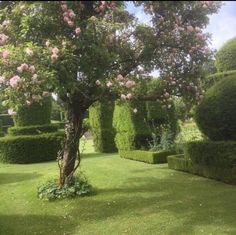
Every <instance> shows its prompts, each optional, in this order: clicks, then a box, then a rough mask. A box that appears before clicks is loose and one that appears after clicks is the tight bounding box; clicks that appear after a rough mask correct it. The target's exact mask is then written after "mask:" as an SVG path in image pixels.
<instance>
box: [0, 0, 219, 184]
mask: <svg viewBox="0 0 236 235" xmlns="http://www.w3.org/2000/svg"><path fill="white" fill-rule="evenodd" d="M134 3H135V4H136V5H142V6H143V7H144V9H145V12H146V13H147V14H150V16H151V18H152V25H151V26H149V25H140V24H138V22H137V21H136V20H135V17H134V16H132V15H131V14H130V13H128V12H127V11H126V10H125V8H124V4H125V2H122V1H68V2H67V1H61V2H58V1H53V2H40V1H37V2H35V1H30V2H21V1H20V2H10V1H9V2H1V3H0V18H1V19H0V22H1V29H0V30H1V32H0V44H1V58H0V65H1V66H0V76H1V79H0V82H1V87H2V88H3V90H4V92H3V98H5V101H4V104H5V105H7V106H8V107H9V113H10V114H12V115H15V114H16V113H17V111H18V110H19V108H20V107H21V106H25V105H29V106H31V105H32V104H33V103H35V102H36V103H37V102H38V103H40V102H42V97H47V96H49V95H50V93H51V92H54V93H56V94H57V95H58V101H59V102H60V105H61V106H62V107H64V110H65V111H66V121H67V124H66V126H65V141H64V148H63V150H62V151H61V152H60V153H61V154H60V155H59V156H58V162H59V166H60V180H59V185H60V186H61V187H62V186H63V185H64V184H66V183H68V182H72V181H73V175H74V173H75V171H76V169H77V168H78V167H79V165H80V162H81V161H80V160H81V158H80V153H79V151H78V146H79V139H80V137H81V136H82V133H83V118H84V116H85V114H86V111H87V109H88V108H89V107H90V105H92V104H93V103H94V102H95V101H97V100H102V99H121V100H123V101H124V100H130V99H139V100H140V99H143V100H154V101H155V100H157V99H159V100H161V102H162V104H163V105H165V106H166V107H168V106H169V105H170V104H171V102H172V100H171V97H172V95H178V96H184V97H186V98H187V99H188V100H189V102H199V101H201V99H202V98H203V93H202V91H201V89H200V88H199V84H200V80H201V66H202V63H203V62H205V61H208V59H209V58H210V57H211V56H212V53H211V51H210V49H209V48H208V45H207V40H208V38H209V35H208V34H205V33H203V29H204V27H205V26H206V25H207V23H208V21H209V18H208V15H210V14H213V13H216V12H217V11H218V9H219V8H220V6H221V2H217V1H208V2H206V1H180V2H176V3H175V4H174V5H173V3H172V2H168V1H155V2H154V1H153V2H150V1H148V2H144V1H135V2H134ZM52 29H53V30H52ZM140 68H142V69H140ZM153 69H159V71H160V78H161V79H162V80H163V90H162V91H161V92H156V91H155V89H153V90H152V91H150V90H149V89H146V88H147V80H148V78H147V79H142V77H143V75H147V74H148V73H149V72H150V71H152V70H153ZM131 75H132V76H131ZM147 91H148V92H147ZM135 111H137V112H138V110H135ZM76 160H77V161H76Z"/></svg>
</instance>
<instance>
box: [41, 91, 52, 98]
mask: <svg viewBox="0 0 236 235" xmlns="http://www.w3.org/2000/svg"><path fill="white" fill-rule="evenodd" d="M42 96H43V97H48V96H50V92H48V91H44V92H43V94H42Z"/></svg>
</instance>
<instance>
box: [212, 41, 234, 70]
mask: <svg viewBox="0 0 236 235" xmlns="http://www.w3.org/2000/svg"><path fill="white" fill-rule="evenodd" d="M215 64H216V68H217V70H218V71H219V72H223V71H228V70H235V69H236V37H235V38H232V39H230V40H229V41H227V42H226V43H225V44H224V45H223V47H221V48H220V49H219V51H218V52H217V54H216V63H215Z"/></svg>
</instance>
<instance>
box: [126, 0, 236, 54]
mask: <svg viewBox="0 0 236 235" xmlns="http://www.w3.org/2000/svg"><path fill="white" fill-rule="evenodd" d="M126 7H127V10H128V11H129V12H130V13H132V14H135V16H136V17H137V18H138V19H139V21H140V22H145V23H148V21H149V20H150V17H149V16H147V15H146V14H145V13H144V12H143V11H142V8H141V7H138V8H137V7H134V5H133V3H132V2H127V4H126ZM209 19H210V21H209V24H208V26H207V27H206V29H205V30H204V32H208V33H210V34H211V35H212V40H211V43H212V44H211V45H210V47H211V48H212V49H217V50H218V49H219V48H220V47H221V46H222V45H223V44H224V43H225V42H226V41H227V40H229V39H231V38H233V37H236V1H224V5H223V6H222V7H221V8H220V10H219V12H218V13H217V14H213V15H210V16H209Z"/></svg>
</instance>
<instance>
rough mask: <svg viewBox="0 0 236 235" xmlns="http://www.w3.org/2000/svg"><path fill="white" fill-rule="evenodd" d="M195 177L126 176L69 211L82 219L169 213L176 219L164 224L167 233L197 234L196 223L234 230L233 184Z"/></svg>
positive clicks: (230, 231) (234, 192)
mask: <svg viewBox="0 0 236 235" xmlns="http://www.w3.org/2000/svg"><path fill="white" fill-rule="evenodd" d="M196 178H197V176H196V177H191V178H189V179H188V178H186V175H185V174H184V175H182V176H181V174H180V175H178V177H174V176H173V177H167V178H165V179H157V178H152V177H143V178H138V179H137V178H136V177H133V178H129V179H127V181H126V182H125V184H124V187H122V188H110V189H108V188H107V189H98V191H97V195H98V196H99V195H100V200H99V199H97V198H91V199H90V200H89V201H87V199H86V201H87V203H86V202H81V203H80V206H79V207H78V208H74V210H73V211H72V215H73V216H76V217H77V218H78V220H82V221H84V220H87V221H93V220H94V221H99V220H101V221H104V220H106V219H108V218H110V217H113V218H114V217H117V219H119V218H120V217H121V216H123V215H125V216H127V213H131V212H132V213H134V214H135V216H136V217H140V221H142V220H143V218H148V217H149V216H152V215H153V214H156V215H157V217H158V215H160V216H162V215H164V216H165V214H166V213H168V214H169V216H170V219H173V218H174V220H176V221H178V222H177V223H175V222H172V223H173V224H171V225H170V227H168V228H166V229H167V231H168V234H196V229H197V228H199V226H200V227H201V228H203V229H205V228H207V229H208V231H209V229H212V232H211V233H212V234H214V232H215V231H214V229H216V233H217V234H220V233H219V229H220V232H221V233H222V232H223V233H222V234H236V224H235V216H236V205H235V204H234V203H233V202H234V198H235V196H236V188H234V186H231V185H225V184H222V183H220V182H215V181H213V180H208V179H206V180H205V179H200V182H199V181H198V180H196ZM223 185H224V186H225V187H222V186H223ZM105 199H106V200H105ZM79 211H80V212H82V213H81V214H79V213H78V212H79ZM81 215H83V216H81ZM168 223H169V222H168ZM168 223H167V224H168ZM160 225H161V223H160ZM156 226H158V221H157V225H156ZM224 228H225V230H224ZM217 229H218V230H217ZM199 234H202V233H201V232H200V231H199Z"/></svg>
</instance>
